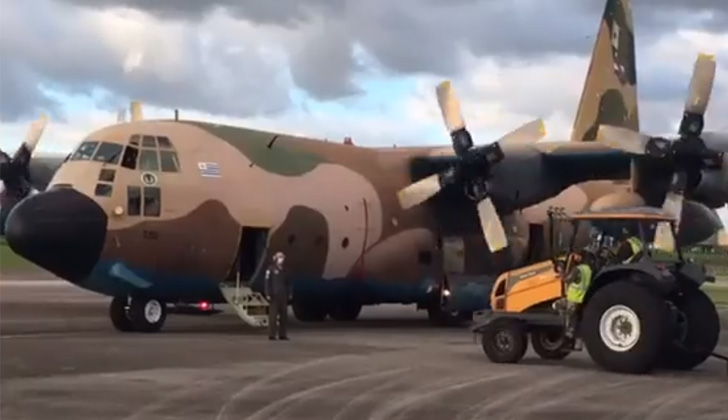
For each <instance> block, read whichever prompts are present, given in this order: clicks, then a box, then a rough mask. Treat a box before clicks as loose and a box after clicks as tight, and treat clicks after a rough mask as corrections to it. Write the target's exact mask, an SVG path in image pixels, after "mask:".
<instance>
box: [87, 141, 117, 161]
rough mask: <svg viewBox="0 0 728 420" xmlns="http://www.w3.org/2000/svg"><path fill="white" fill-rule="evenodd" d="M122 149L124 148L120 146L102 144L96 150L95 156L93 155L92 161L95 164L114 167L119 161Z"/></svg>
mask: <svg viewBox="0 0 728 420" xmlns="http://www.w3.org/2000/svg"><path fill="white" fill-rule="evenodd" d="M123 149H124V146H122V145H120V144H117V143H107V142H103V143H101V145H100V146H99V148H98V149H97V150H96V154H95V155H94V159H93V160H94V161H95V162H104V163H108V164H112V165H116V164H118V163H119V160H120V159H121V151H122V150H123Z"/></svg>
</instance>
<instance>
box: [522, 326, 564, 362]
mask: <svg viewBox="0 0 728 420" xmlns="http://www.w3.org/2000/svg"><path fill="white" fill-rule="evenodd" d="M565 345H566V341H565V337H564V334H563V329H562V328H558V327H551V328H537V329H535V330H534V331H532V332H531V347H533V351H535V352H536V354H538V356H539V357H540V358H542V359H544V360H563V359H564V358H566V356H568V355H569V354H570V353H571V350H570V349H568V348H567V347H565Z"/></svg>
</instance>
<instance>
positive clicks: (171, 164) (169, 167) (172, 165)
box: [159, 150, 179, 172]
mask: <svg viewBox="0 0 728 420" xmlns="http://www.w3.org/2000/svg"><path fill="white" fill-rule="evenodd" d="M159 160H160V163H161V164H162V172H179V160H178V159H177V153H176V152H171V151H169V150H160V151H159Z"/></svg>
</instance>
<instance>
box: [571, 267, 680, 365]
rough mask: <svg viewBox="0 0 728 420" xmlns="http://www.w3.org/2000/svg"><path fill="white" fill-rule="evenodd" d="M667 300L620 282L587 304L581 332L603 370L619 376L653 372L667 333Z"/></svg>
mask: <svg viewBox="0 0 728 420" xmlns="http://www.w3.org/2000/svg"><path fill="white" fill-rule="evenodd" d="M666 315H667V309H666V307H665V303H664V299H663V298H662V297H661V296H659V295H657V294H656V293H653V292H651V291H650V290H648V289H647V288H645V287H642V286H639V285H637V284H635V283H632V282H628V281H617V282H614V283H611V284H608V285H606V286H604V287H603V288H602V289H600V290H598V291H597V292H596V293H595V294H594V296H593V297H592V298H591V299H590V300H589V302H587V304H586V308H584V316H583V318H582V321H581V332H582V337H583V340H584V344H585V345H586V348H587V351H588V352H589V355H590V356H591V358H592V360H594V361H595V362H596V363H597V364H598V365H600V366H601V367H602V368H604V369H606V370H609V371H613V372H619V373H633V374H642V373H647V372H649V371H651V370H652V369H653V368H654V366H655V364H656V362H657V359H658V353H659V351H660V350H662V349H663V348H664V344H665V338H666V332H667V327H668V324H667V316H666Z"/></svg>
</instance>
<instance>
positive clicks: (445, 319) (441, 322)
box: [427, 305, 473, 327]
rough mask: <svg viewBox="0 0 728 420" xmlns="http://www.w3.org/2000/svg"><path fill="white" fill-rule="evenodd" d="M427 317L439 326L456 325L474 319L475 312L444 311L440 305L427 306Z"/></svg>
mask: <svg viewBox="0 0 728 420" xmlns="http://www.w3.org/2000/svg"><path fill="white" fill-rule="evenodd" d="M427 318H428V319H429V320H430V322H431V323H433V324H435V325H438V326H445V327H455V326H461V325H462V324H463V323H466V322H470V321H472V320H473V313H472V312H466V311H444V310H443V309H442V308H441V307H440V306H439V305H438V306H432V307H429V308H427Z"/></svg>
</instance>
